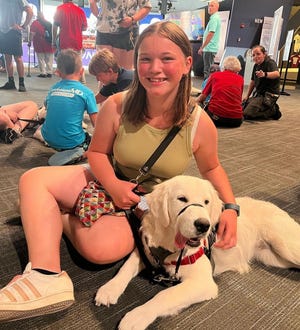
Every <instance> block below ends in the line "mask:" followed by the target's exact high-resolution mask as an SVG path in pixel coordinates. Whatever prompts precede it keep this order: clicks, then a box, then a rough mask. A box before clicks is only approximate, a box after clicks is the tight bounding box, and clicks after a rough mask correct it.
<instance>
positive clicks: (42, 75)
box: [38, 73, 47, 78]
mask: <svg viewBox="0 0 300 330" xmlns="http://www.w3.org/2000/svg"><path fill="white" fill-rule="evenodd" d="M38 77H39V78H46V77H47V76H46V75H45V74H44V73H40V74H39V75H38Z"/></svg>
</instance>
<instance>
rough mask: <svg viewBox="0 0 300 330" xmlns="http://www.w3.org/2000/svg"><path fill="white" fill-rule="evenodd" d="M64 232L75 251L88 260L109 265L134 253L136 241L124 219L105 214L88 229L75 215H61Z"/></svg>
mask: <svg viewBox="0 0 300 330" xmlns="http://www.w3.org/2000/svg"><path fill="white" fill-rule="evenodd" d="M62 218H63V226H64V233H65V234H66V236H67V237H68V238H69V240H70V241H71V242H72V244H73V246H74V247H75V249H76V250H77V251H78V252H79V253H80V254H81V255H82V256H83V257H84V258H85V259H87V260H88V261H90V262H93V263H95V264H108V263H112V262H115V261H118V260H120V259H122V258H124V257H125V256H126V255H128V254H129V253H130V252H132V250H133V248H134V240H133V236H132V232H131V229H130V226H129V223H128V221H127V219H126V218H125V217H117V216H110V215H105V216H102V217H101V218H100V219H98V220H97V221H96V222H94V223H93V224H92V226H91V227H85V226H84V225H83V224H82V223H81V222H80V221H79V219H78V218H77V217H76V216H74V215H72V214H65V215H63V216H62Z"/></svg>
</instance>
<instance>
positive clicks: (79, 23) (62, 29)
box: [52, 0, 87, 83]
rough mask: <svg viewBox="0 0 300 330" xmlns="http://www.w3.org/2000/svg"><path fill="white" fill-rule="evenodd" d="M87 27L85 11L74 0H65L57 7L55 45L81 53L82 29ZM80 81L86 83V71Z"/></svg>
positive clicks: (54, 25)
mask: <svg viewBox="0 0 300 330" xmlns="http://www.w3.org/2000/svg"><path fill="white" fill-rule="evenodd" d="M58 29H59V31H58ZM86 29H87V20H86V15H85V13H84V11H83V10H82V9H81V8H80V7H78V6H77V5H75V4H74V3H73V1H72V0H63V4H62V5H60V6H58V7H57V8H56V12H55V14H54V21H53V40H52V45H53V47H56V48H58V52H59V50H62V49H68V48H70V49H73V50H75V51H78V53H80V54H81V52H82V31H85V30H86ZM58 32H59V36H58ZM80 81H81V82H83V83H85V78H84V73H83V75H82V78H81V79H80Z"/></svg>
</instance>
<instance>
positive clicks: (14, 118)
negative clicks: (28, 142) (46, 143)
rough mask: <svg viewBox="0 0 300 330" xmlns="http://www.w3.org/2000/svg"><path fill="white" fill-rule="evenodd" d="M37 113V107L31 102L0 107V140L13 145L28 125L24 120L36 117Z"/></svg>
mask: <svg viewBox="0 0 300 330" xmlns="http://www.w3.org/2000/svg"><path fill="white" fill-rule="evenodd" d="M37 112H38V106H37V104H36V103H34V102H32V101H23V102H19V103H13V104H8V105H4V106H0V140H1V141H3V142H4V143H7V144H9V143H13V141H15V140H16V139H17V138H18V137H19V136H20V135H21V132H22V131H23V130H24V129H25V128H26V126H27V125H28V124H29V122H28V121H26V120H29V121H30V119H33V118H34V117H36V115H37ZM22 119H25V120H22Z"/></svg>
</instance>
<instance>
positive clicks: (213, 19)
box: [203, 13, 221, 53]
mask: <svg viewBox="0 0 300 330" xmlns="http://www.w3.org/2000/svg"><path fill="white" fill-rule="evenodd" d="M208 32H214V36H213V37H212V38H211V40H210V42H209V44H208V45H206V46H205V47H204V48H203V51H204V52H212V53H217V52H218V49H219V40H220V35H221V19H220V15H219V13H214V14H212V15H211V16H210V19H209V21H208V24H207V25H206V28H205V31H204V34H203V40H205V39H206V36H207V35H208Z"/></svg>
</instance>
